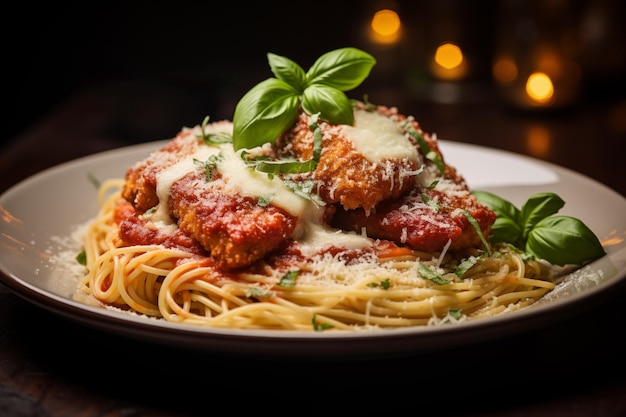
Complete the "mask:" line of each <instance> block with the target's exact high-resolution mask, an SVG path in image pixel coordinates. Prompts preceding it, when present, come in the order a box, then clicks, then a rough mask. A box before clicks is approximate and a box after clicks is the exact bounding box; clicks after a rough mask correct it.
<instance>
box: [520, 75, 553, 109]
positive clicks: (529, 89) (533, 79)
mask: <svg viewBox="0 0 626 417" xmlns="http://www.w3.org/2000/svg"><path fill="white" fill-rule="evenodd" d="M526 94H528V97H530V98H531V99H533V100H535V101H537V102H539V103H547V102H549V101H550V100H551V99H552V96H553V95H554V85H552V80H551V79H550V77H548V76H547V75H546V74H545V73H543V72H534V73H532V74H530V76H529V77H528V80H527V81H526Z"/></svg>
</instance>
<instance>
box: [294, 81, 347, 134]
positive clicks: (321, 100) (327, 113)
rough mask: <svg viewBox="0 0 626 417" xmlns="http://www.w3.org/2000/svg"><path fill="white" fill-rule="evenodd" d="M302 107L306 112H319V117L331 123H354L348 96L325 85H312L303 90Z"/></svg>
mask: <svg viewBox="0 0 626 417" xmlns="http://www.w3.org/2000/svg"><path fill="white" fill-rule="evenodd" d="M302 108H303V109H304V111H305V112H307V113H308V114H315V113H319V118H320V119H322V120H325V121H327V122H329V123H333V124H347V125H351V124H353V123H354V112H353V110H352V105H351V104H350V100H349V99H348V97H347V96H346V95H345V94H344V93H343V92H341V91H339V90H337V89H336V88H333V87H328V86H326V85H321V84H317V85H312V86H310V87H308V88H307V89H306V90H304V94H303V95H302Z"/></svg>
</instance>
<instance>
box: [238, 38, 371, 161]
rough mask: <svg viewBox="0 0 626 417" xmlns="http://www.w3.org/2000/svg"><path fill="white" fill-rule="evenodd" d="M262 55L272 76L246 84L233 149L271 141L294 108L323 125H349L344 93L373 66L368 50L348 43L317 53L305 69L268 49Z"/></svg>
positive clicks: (349, 107) (295, 112)
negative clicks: (317, 56)
mask: <svg viewBox="0 0 626 417" xmlns="http://www.w3.org/2000/svg"><path fill="white" fill-rule="evenodd" d="M267 59H268V62H269V65H270V68H271V70H272V72H273V73H274V75H275V78H268V79H266V80H265V81H262V82H260V83H259V84H257V85H256V86H254V87H252V89H251V90H250V91H248V92H247V93H246V94H245V95H244V96H243V97H242V98H241V100H239V102H238V103H237V106H236V107H235V113H234V115H233V146H234V148H235V150H236V151H237V150H239V149H242V148H254V147H256V146H260V145H263V144H264V143H268V142H270V143H271V142H274V141H275V140H276V138H277V137H278V136H279V135H280V134H281V133H283V132H284V131H285V130H287V129H288V128H289V127H290V126H291V125H293V124H294V123H295V121H296V119H297V117H298V112H299V110H300V106H302V109H303V110H304V111H305V112H306V113H307V114H309V115H313V114H316V113H319V115H320V119H321V120H324V121H327V122H329V123H334V124H349V125H352V124H353V123H354V113H353V110H352V104H351V102H350V100H349V99H348V97H347V96H346V95H345V93H344V92H345V91H349V90H352V89H354V88H356V87H357V86H359V84H361V83H362V82H363V80H365V78H367V77H368V76H369V73H370V71H371V69H372V67H373V66H374V65H375V64H376V60H375V59H374V57H372V56H371V55H370V54H368V53H366V52H364V51H361V50H360V49H356V48H352V47H348V48H341V49H336V50H333V51H330V52H327V53H325V54H323V55H322V56H320V57H319V58H318V59H317V60H316V61H315V63H314V64H313V65H312V66H311V68H309V70H308V71H307V72H306V73H305V72H304V70H303V69H302V67H301V66H300V65H298V64H297V63H295V62H294V61H292V60H290V59H289V58H286V57H283V56H279V55H276V54H272V53H268V54H267Z"/></svg>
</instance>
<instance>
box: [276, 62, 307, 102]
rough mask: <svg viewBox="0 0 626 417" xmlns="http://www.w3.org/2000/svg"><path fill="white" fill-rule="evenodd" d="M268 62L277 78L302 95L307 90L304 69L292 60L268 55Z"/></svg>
mask: <svg viewBox="0 0 626 417" xmlns="http://www.w3.org/2000/svg"><path fill="white" fill-rule="evenodd" d="M267 62H268V63H269V64H270V68H271V70H272V72H273V73H274V75H275V76H276V78H278V79H279V80H282V81H284V82H286V83H287V84H289V85H290V86H291V87H292V88H293V89H295V90H296V91H298V93H302V91H304V89H305V88H306V85H307V84H306V83H307V81H306V74H305V72H304V70H303V69H302V67H301V66H300V65H298V64H297V63H295V62H294V61H292V60H291V59H289V58H287V57H284V56H280V55H276V54H272V53H271V52H270V53H268V54H267Z"/></svg>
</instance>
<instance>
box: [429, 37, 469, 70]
mask: <svg viewBox="0 0 626 417" xmlns="http://www.w3.org/2000/svg"><path fill="white" fill-rule="evenodd" d="M435 62H436V63H437V64H438V65H440V66H442V67H443V68H445V69H452V68H456V67H458V66H460V65H461V63H463V52H461V48H459V47H458V46H457V45H455V44H453V43H444V44H443V45H439V47H438V48H437V50H436V51H435Z"/></svg>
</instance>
